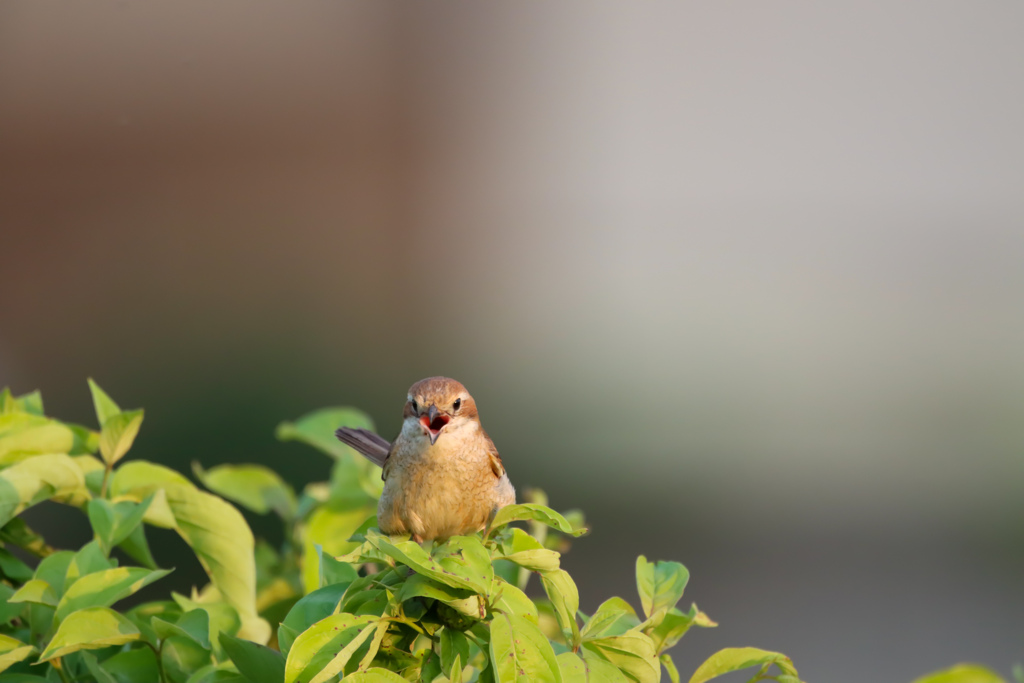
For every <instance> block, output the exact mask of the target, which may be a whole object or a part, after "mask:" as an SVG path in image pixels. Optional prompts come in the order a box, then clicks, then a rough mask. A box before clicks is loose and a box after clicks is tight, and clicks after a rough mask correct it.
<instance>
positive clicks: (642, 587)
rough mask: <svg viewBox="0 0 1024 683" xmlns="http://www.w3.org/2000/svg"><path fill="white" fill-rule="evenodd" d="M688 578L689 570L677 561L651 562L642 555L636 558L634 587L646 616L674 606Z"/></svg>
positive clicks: (666, 610) (681, 594)
mask: <svg viewBox="0 0 1024 683" xmlns="http://www.w3.org/2000/svg"><path fill="white" fill-rule="evenodd" d="M689 579H690V572H689V571H687V569H686V567H684V566H683V565H681V564H679V563H678V562H656V563H652V562H648V561H647V558H645V557H644V556H643V555H641V556H640V557H638V558H636V587H637V591H638V592H639V593H640V603H641V606H642V607H643V610H644V614H646V615H647V616H648V617H651V616H652V615H656V614H658V613H666V612H668V610H670V609H672V608H673V607H675V606H676V603H677V602H679V599H680V598H682V597H683V591H684V590H685V589H686V584H687V582H688V581H689ZM657 618H658V617H655V619H657Z"/></svg>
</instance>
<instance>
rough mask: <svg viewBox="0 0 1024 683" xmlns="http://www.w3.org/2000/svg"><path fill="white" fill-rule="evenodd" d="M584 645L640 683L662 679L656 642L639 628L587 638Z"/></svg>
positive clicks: (653, 682)
mask: <svg viewBox="0 0 1024 683" xmlns="http://www.w3.org/2000/svg"><path fill="white" fill-rule="evenodd" d="M583 647H585V648H588V649H590V650H591V651H592V652H596V653H597V654H599V655H601V657H603V658H604V659H606V660H608V661H609V662H611V663H612V664H614V665H615V666H616V667H618V668H619V669H621V670H622V672H623V673H625V674H626V675H627V676H629V677H630V678H632V679H633V680H635V681H638V683H657V681H659V680H660V679H661V663H660V662H659V661H658V655H657V651H656V650H655V649H654V643H653V642H652V641H651V639H650V638H648V637H647V636H646V635H644V634H643V633H641V632H640V631H639V630H638V629H631V630H629V631H626V632H625V633H623V634H621V635H617V636H606V637H604V638H594V639H591V640H585V641H584V643H583Z"/></svg>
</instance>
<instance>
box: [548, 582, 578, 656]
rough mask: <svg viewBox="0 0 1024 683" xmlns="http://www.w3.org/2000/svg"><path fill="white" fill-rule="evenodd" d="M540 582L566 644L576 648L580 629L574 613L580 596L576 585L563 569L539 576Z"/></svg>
mask: <svg viewBox="0 0 1024 683" xmlns="http://www.w3.org/2000/svg"><path fill="white" fill-rule="evenodd" d="M541 582H542V583H543V584H544V592H546V593H547V594H548V599H549V600H551V605H552V607H554V608H555V614H556V615H557V616H558V623H559V624H560V625H561V627H562V631H563V633H565V639H566V642H568V643H569V645H570V646H571V647H572V648H573V649H575V648H577V647H578V646H579V643H580V627H579V624H578V623H577V622H576V612H578V611H579V609H580V594H579V591H578V590H577V588H576V583H575V582H574V581H573V580H572V577H571V576H569V574H568V572H566V571H565V570H563V569H558V570H556V571H553V572H545V573H544V574H541Z"/></svg>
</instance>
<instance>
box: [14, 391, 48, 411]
mask: <svg viewBox="0 0 1024 683" xmlns="http://www.w3.org/2000/svg"><path fill="white" fill-rule="evenodd" d="M4 391H5V392H6V391H7V389H4ZM4 412H22V413H28V414H30V415H40V416H42V415H44V414H45V413H44V412H43V395H42V394H41V393H39V390H38V389H36V390H35V391H31V392H29V393H27V394H22V395H21V396H15V397H14V400H13V401H12V405H11V409H10V410H5V411H4Z"/></svg>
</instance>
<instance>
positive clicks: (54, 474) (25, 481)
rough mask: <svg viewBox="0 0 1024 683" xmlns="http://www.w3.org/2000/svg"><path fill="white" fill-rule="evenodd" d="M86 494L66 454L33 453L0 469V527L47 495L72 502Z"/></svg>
mask: <svg viewBox="0 0 1024 683" xmlns="http://www.w3.org/2000/svg"><path fill="white" fill-rule="evenodd" d="M76 494H77V495H78V496H82V497H83V499H85V498H87V497H88V493H87V492H86V490H85V478H84V477H83V476H82V471H81V470H80V469H79V468H78V466H76V465H75V461H74V460H72V459H71V458H70V457H68V456H67V455H63V454H49V455H37V456H35V457H32V458H29V459H28V460H22V461H21V462H19V463H16V464H14V465H11V466H10V467H8V468H7V469H5V470H3V471H0V526H3V525H5V524H7V522H9V521H10V520H11V518H13V517H14V516H15V515H17V514H19V513H20V512H21V511H22V510H24V509H25V508H27V507H30V506H32V505H35V504H36V503H39V502H42V501H44V500H47V499H50V498H56V499H58V500H60V501H62V502H72V501H73V500H74V499H75V496H76Z"/></svg>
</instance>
